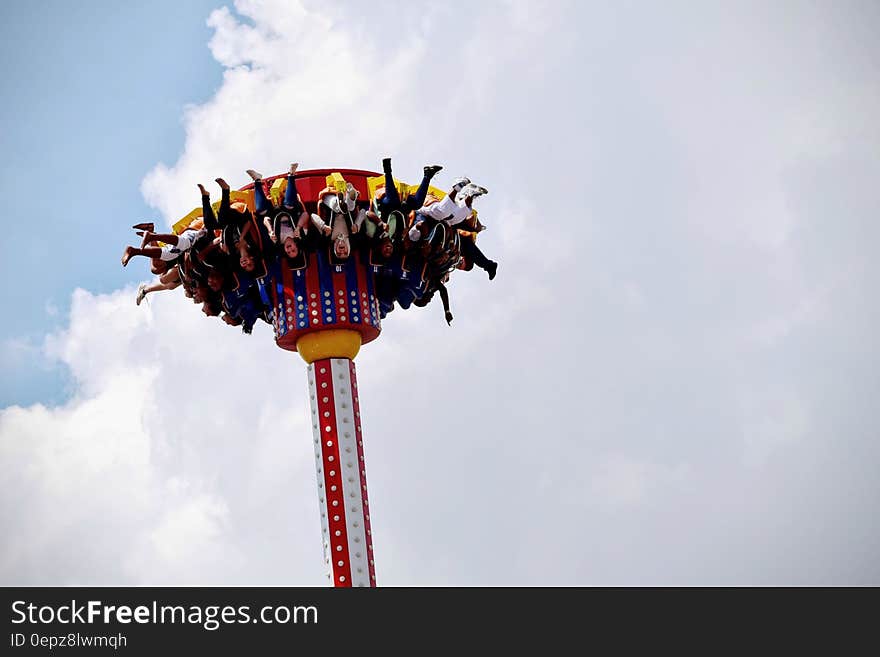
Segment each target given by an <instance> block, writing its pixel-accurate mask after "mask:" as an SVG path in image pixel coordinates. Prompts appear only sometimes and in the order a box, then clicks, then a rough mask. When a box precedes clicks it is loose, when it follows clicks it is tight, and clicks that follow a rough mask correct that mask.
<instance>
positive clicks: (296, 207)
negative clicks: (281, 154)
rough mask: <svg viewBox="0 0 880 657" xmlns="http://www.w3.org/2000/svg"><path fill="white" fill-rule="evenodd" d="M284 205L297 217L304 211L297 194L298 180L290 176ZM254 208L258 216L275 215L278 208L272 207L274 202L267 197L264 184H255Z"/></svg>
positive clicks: (285, 191)
mask: <svg viewBox="0 0 880 657" xmlns="http://www.w3.org/2000/svg"><path fill="white" fill-rule="evenodd" d="M283 203H284V208H285V209H286V210H290V211H292V213H293V215H294V216H295V217H298V216H299V215H300V213H302V211H303V207H302V204H301V203H300V202H299V198H298V196H297V193H296V178H294V177H293V176H290V175H288V176H287V189H285V190H284V201H283ZM254 207H255V208H256V210H257V214H261V215H268V216H272V215H273V214H275V210H276V208H275V206H274V205H272V201H271V200H270V199H269V198H268V197H267V196H266V190H265V189H263V183H262V182H255V183H254ZM294 221H295V219H294Z"/></svg>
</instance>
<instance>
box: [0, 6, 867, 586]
mask: <svg viewBox="0 0 880 657" xmlns="http://www.w3.org/2000/svg"><path fill="white" fill-rule="evenodd" d="M612 4H614V6H610V5H609V3H584V2H562V1H559V2H541V3H530V2H526V1H525V0H522V1H520V0H509V1H506V2H504V1H494V2H490V1H488V0H487V1H486V2H481V3H465V2H435V3H424V4H421V3H413V2H403V1H400V2H397V1H391V0H389V1H387V2H386V1H383V2H374V3H371V4H370V6H369V8H368V7H367V6H366V5H364V4H362V3H342V2H336V1H332V0H327V1H324V2H321V3H318V2H312V1H311V0H303V1H302V2H294V1H292V0H265V1H263V0H259V1H258V0H242V1H239V2H235V3H234V4H226V5H224V4H223V3H222V0H198V1H193V2H188V3H184V4H183V5H179V4H178V3H175V2H171V1H170V0H167V1H164V2H154V3H151V4H150V5H149V8H147V6H146V5H144V6H135V5H133V4H132V3H122V4H120V3H111V2H103V1H97V0H90V1H88V2H82V3H56V2H35V3H25V4H21V3H19V4H12V3H4V4H3V6H2V8H0V19H2V20H0V30H2V36H3V38H2V39H0V50H2V58H3V61H4V63H5V64H6V66H5V67H4V73H5V74H4V76H3V78H2V81H0V84H2V85H3V98H4V102H3V103H2V104H0V117H2V118H0V120H2V126H3V129H2V131H0V140H2V141H0V151H2V152H3V153H4V156H5V157H4V166H3V170H4V175H3V176H2V177H0V185H2V191H3V195H2V197H3V199H4V202H5V205H6V213H5V216H6V220H5V221H4V224H3V225H4V230H5V231H6V247H7V248H6V250H5V257H4V258H3V261H2V265H0V266H2V273H3V280H4V281H5V283H4V285H3V286H2V289H0V294H2V299H0V301H2V305H3V308H4V313H3V318H4V322H3V326H2V327H0V354H2V376H0V482H2V486H3V495H2V498H0V523H2V527H4V528H5V531H3V538H2V542H0V583H2V584H6V585H13V584H25V585H37V584H48V585H51V584H95V585H98V584H156V585H158V584H212V585H220V584H263V585H323V584H324V583H325V582H326V579H325V577H324V565H323V558H322V553H321V541H320V523H319V518H318V504H317V499H316V496H315V493H316V482H315V473H314V470H313V456H312V447H311V437H310V427H309V426H308V424H307V418H308V399H307V395H306V387H307V385H306V376H305V365H304V364H303V363H302V361H301V360H299V358H298V357H297V356H296V355H295V354H289V353H287V352H284V351H281V350H279V349H277V348H276V347H275V346H274V345H273V343H272V336H271V330H270V329H269V328H268V327H265V326H263V327H258V328H257V329H256V330H255V331H254V334H253V335H252V336H245V335H243V334H241V332H239V331H237V330H235V329H230V328H228V327H226V326H225V325H223V324H222V323H220V322H218V321H216V320H210V319H207V318H205V317H204V316H203V315H202V314H201V313H200V312H198V309H197V308H196V307H194V306H193V305H192V304H191V303H190V302H188V301H187V300H186V299H185V298H184V297H183V295H182V293H180V292H179V291H177V292H171V293H166V294H164V295H162V294H157V295H155V296H152V297H150V298H149V300H148V303H145V304H143V305H142V306H141V307H136V306H135V304H134V295H135V289H136V287H137V284H138V283H139V282H141V281H147V280H150V275H149V272H148V269H147V266H146V261H138V260H135V261H133V262H132V263H131V264H130V265H129V266H128V267H127V268H126V269H123V268H122V267H121V266H120V264H119V257H120V256H121V253H122V249H123V247H124V246H125V244H127V243H130V240H131V239H132V237H133V235H132V232H131V230H130V228H129V227H130V225H131V224H132V223H135V222H137V221H142V220H144V219H155V220H156V221H157V222H158V223H159V224H160V225H165V226H167V225H170V224H171V223H173V221H174V220H176V219H177V218H178V217H180V216H182V215H183V214H185V213H186V212H188V211H189V210H190V209H192V208H193V207H194V206H195V205H196V204H197V203H198V192H197V190H196V187H195V185H196V183H197V182H202V183H205V184H208V185H209V186H210V187H212V188H213V182H212V181H213V179H214V178H215V177H217V176H224V177H226V178H227V179H228V180H229V181H230V183H232V184H233V185H240V184H244V183H245V182H246V181H247V177H246V174H245V169H247V168H251V167H253V168H256V169H258V170H261V171H263V172H264V173H266V174H269V173H280V172H282V171H284V170H285V169H286V167H287V165H288V163H289V162H291V161H299V162H300V163H301V166H302V167H303V168H318V167H333V166H340V167H352V168H368V169H375V168H377V167H379V166H380V160H381V158H382V157H384V156H392V157H393V158H394V164H395V171H396V172H397V173H398V174H400V176H401V177H403V178H408V179H410V180H413V181H414V180H416V179H417V178H418V176H419V173H420V171H421V167H422V166H423V165H424V164H430V163H439V164H443V165H444V166H445V169H444V171H443V172H441V174H439V177H438V178H437V182H438V183H440V184H444V185H445V184H448V183H449V182H450V181H451V180H452V178H453V177H455V176H457V175H461V174H464V175H468V176H470V177H471V178H472V179H474V180H475V181H477V182H479V183H480V184H482V185H484V186H486V187H488V188H489V190H490V193H489V195H488V196H486V197H483V198H481V199H479V200H478V207H479V210H480V216H481V218H482V219H483V221H484V223H486V224H487V225H488V226H489V230H488V231H487V232H486V233H485V234H484V235H483V236H482V237H481V245H482V246H483V249H484V250H485V251H486V252H487V253H488V254H489V255H490V257H492V258H494V259H496V260H498V261H499V262H500V267H499V270H498V277H497V278H496V279H495V280H494V281H492V282H489V281H488V280H487V277H486V276H485V274H484V272H482V271H479V270H477V271H474V272H469V273H465V272H459V273H458V274H456V275H455V276H454V278H453V283H452V285H451V288H450V292H451V295H452V305H453V312H454V314H455V321H454V323H453V326H452V328H450V327H447V326H446V323H445V322H444V321H443V313H442V310H441V309H440V308H439V307H435V306H434V305H432V306H430V307H428V308H424V309H413V310H411V311H409V312H407V313H400V312H395V313H393V314H392V315H391V316H389V317H388V319H387V320H386V322H385V323H384V326H383V333H382V337H381V339H380V340H378V341H377V342H375V343H372V344H370V345H368V346H366V347H365V348H364V349H363V350H362V352H361V354H360V355H359V356H358V359H357V364H358V376H359V383H360V385H359V390H360V396H361V405H362V414H363V420H364V422H363V426H364V432H365V448H366V458H367V477H368V482H369V486H370V499H371V508H372V510H373V513H372V518H371V519H372V522H373V531H374V545H375V550H376V570H377V579H378V581H379V583H380V584H386V585H403V586H413V585H429V584H430V585H511V584H523V585H541V584H554V585H570V584H585V585H588V584H595V585H609V584H616V585H639V584H647V585H659V584H673V585H686V584H691V585H708V584H731V585H750V584H875V585H876V584H880V559H878V558H877V555H878V554H880V520H878V518H880V513H878V505H880V478H878V476H877V474H876V472H877V469H878V467H880V419H878V411H877V406H878V398H880V357H878V356H880V352H878V338H877V334H878V331H880V303H878V294H877V288H878V285H880V263H878V258H877V257H876V255H875V252H876V249H877V245H878V244H880V46H878V41H877V38H876V36H877V34H878V33H880V5H878V4H877V3H875V2H869V1H864V2H839V3H809V2H779V3H772V5H771V6H768V5H767V3H763V2H736V3H733V2H723V3H722V2H718V3H698V2H671V3H664V4H663V6H662V7H660V6H659V5H657V3H649V2H636V3H612ZM438 305H439V304H438Z"/></svg>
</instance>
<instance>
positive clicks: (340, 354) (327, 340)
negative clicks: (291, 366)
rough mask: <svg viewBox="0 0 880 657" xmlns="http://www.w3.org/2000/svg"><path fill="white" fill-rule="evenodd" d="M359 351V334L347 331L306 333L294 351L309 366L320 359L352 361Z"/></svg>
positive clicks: (297, 342) (328, 330) (331, 330)
mask: <svg viewBox="0 0 880 657" xmlns="http://www.w3.org/2000/svg"><path fill="white" fill-rule="evenodd" d="M360 349H361V334H360V333H358V332H357V331H352V330H349V329H327V330H324V331H314V332H312V333H306V334H305V335H304V336H302V337H301V338H300V339H299V340H297V341H296V351H297V352H298V353H299V355H300V356H302V359H303V360H304V361H306V362H307V363H308V364H309V365H311V364H312V363H314V362H315V361H316V360H321V359H322V358H348V359H349V360H354V357H355V356H357V354H358V351H360Z"/></svg>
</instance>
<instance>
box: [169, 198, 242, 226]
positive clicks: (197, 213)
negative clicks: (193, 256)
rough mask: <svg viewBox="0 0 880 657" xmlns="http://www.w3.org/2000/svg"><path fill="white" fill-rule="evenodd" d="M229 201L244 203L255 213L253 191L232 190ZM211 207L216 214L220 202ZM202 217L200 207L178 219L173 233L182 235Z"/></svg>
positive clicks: (212, 204)
mask: <svg viewBox="0 0 880 657" xmlns="http://www.w3.org/2000/svg"><path fill="white" fill-rule="evenodd" d="M229 200H230V201H231V202H232V203H235V202H236V201H244V203H245V204H246V205H247V206H248V209H249V210H250V211H251V212H253V211H254V192H253V190H250V189H249V190H247V191H244V192H239V191H238V190H231V191H230V192H229ZM211 207H212V208H214V213H215V214H216V213H217V212H218V211H219V210H220V201H215V202H214V203H211ZM201 216H202V206H201V205H200V206H199V207H197V208H193V209H192V210H190V211H189V212H188V213H187V214H186V215H184V216H183V217H181V218H180V219H178V220H177V221H176V222H174V225H173V226H172V227H171V232H172V233H174V234H175V235H180V233H182V232H183V231H184V230H185V229H186V228H187V227H189V225H190V224H191V223H192V222H193V221H194V220H195V219H197V218H198V217H201Z"/></svg>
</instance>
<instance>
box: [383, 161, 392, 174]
mask: <svg viewBox="0 0 880 657" xmlns="http://www.w3.org/2000/svg"><path fill="white" fill-rule="evenodd" d="M382 171H384V172H385V173H391V158H390V157H386V158H385V159H384V160H382Z"/></svg>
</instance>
